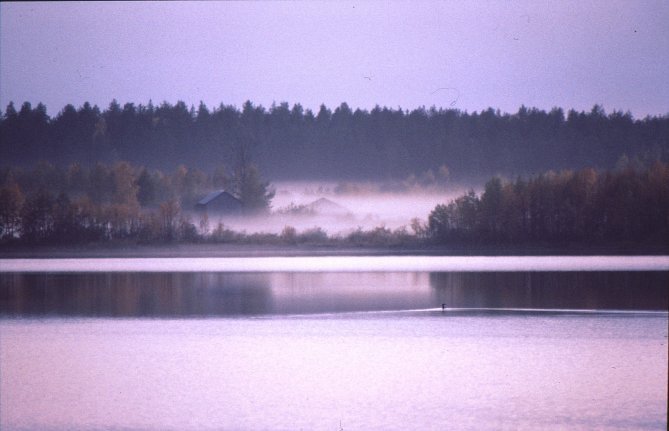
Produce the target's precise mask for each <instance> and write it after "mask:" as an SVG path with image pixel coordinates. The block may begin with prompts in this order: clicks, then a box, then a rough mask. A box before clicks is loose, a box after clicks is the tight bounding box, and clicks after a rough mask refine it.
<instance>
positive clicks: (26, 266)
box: [0, 256, 669, 273]
mask: <svg viewBox="0 0 669 431" xmlns="http://www.w3.org/2000/svg"><path fill="white" fill-rule="evenodd" d="M667 270H669V256H474V257H463V256H317V257H224V258H220V257H195V258H180V257H177V258H82V259H0V272H74V273H76V272H447V271H458V272H508V271H667Z"/></svg>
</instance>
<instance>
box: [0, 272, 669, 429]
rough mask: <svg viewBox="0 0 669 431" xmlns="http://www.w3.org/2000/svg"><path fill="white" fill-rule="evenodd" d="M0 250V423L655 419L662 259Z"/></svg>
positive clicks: (375, 425)
mask: <svg viewBox="0 0 669 431" xmlns="http://www.w3.org/2000/svg"><path fill="white" fill-rule="evenodd" d="M594 269H597V268H594ZM2 270H3V268H2V267H0V429H3V430H6V429H7V430H23V429H46V430H88V429H138V430H140V429H141V430H164V429H166V430H172V429H174V430H177V429H179V430H200V429H212V430H213V429H324V430H339V429H340V428H343V429H344V430H351V429H611V430H620V429H666V426H667V360H668V358H667V356H668V355H667V324H668V314H667V308H668V299H667V297H668V294H667V293H668V291H669V272H667V270H666V269H662V268H660V270H643V271H640V270H636V271H614V272H610V271H601V270H590V271H582V270H578V271H574V270H569V268H563V270H560V271H549V272H544V271H502V272H500V271H486V272H472V271H465V272H462V271H459V272H422V271H419V272H411V271H404V272H383V271H375V272H364V271H356V272H324V273H318V272H262V273H260V272H196V271H189V272H165V271H161V272H144V271H137V272H122V271H115V272H76V271H75V272H60V271H57V272H48V273H47V272H38V271H34V272H29V273H26V272H18V271H11V272H1V271H2ZM441 304H445V306H446V307H447V309H446V310H445V311H442V309H441Z"/></svg>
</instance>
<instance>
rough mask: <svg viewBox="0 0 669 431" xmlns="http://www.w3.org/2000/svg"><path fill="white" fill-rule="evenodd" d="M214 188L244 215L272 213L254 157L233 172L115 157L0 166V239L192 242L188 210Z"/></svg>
mask: <svg viewBox="0 0 669 431" xmlns="http://www.w3.org/2000/svg"><path fill="white" fill-rule="evenodd" d="M213 189H226V190H228V191H229V192H231V193H232V194H233V195H234V196H236V197H237V198H238V199H239V200H240V201H241V204H242V210H243V211H244V213H245V214H257V213H267V212H269V209H270V204H271V199H272V197H273V196H274V191H273V190H272V189H271V188H270V186H269V183H268V182H265V181H263V179H262V177H261V175H260V173H259V171H258V169H257V168H256V167H255V165H253V164H251V163H246V164H242V165H238V166H237V167H236V168H235V169H234V170H233V171H232V172H231V173H230V174H227V173H226V172H225V171H224V169H223V168H222V167H221V168H219V169H217V170H215V171H214V173H213V174H207V173H205V172H203V171H200V170H198V169H189V168H187V167H185V166H183V165H182V166H179V167H178V168H177V169H175V170H174V171H173V172H170V173H163V172H162V171H160V170H151V169H147V168H145V167H138V166H133V165H131V164H129V163H127V162H117V163H115V164H113V165H111V166H109V165H106V164H103V163H97V164H95V165H94V166H93V167H91V168H88V167H85V166H81V165H79V164H77V163H75V164H72V165H70V166H68V167H66V168H62V167H58V166H54V165H52V164H50V163H47V162H40V163H38V164H37V165H36V166H35V167H34V168H33V169H22V168H4V169H1V170H0V241H4V242H6V243H15V242H23V243H55V244H62V243H85V242H96V241H110V240H122V239H131V240H137V241H140V242H160V241H195V240H197V239H198V237H199V234H198V233H197V228H196V226H195V224H194V223H193V222H192V220H191V218H190V216H189V213H192V210H193V208H194V205H195V203H196V202H197V201H198V200H199V199H201V198H202V197H203V196H204V195H205V194H207V193H209V192H211V191H212V190H213Z"/></svg>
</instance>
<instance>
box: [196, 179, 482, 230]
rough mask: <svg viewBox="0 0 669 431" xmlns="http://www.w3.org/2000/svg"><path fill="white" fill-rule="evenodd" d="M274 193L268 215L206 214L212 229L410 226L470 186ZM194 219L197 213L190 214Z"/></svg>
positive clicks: (292, 185)
mask: <svg viewBox="0 0 669 431" xmlns="http://www.w3.org/2000/svg"><path fill="white" fill-rule="evenodd" d="M272 186H273V187H274V189H275V190H276V195H275V197H274V199H273V200H272V210H271V213H270V215H268V216H258V217H248V216H244V217H230V216H224V217H220V216H219V217H216V216H212V215H210V216H209V225H210V227H211V228H212V229H213V228H215V227H216V225H217V224H218V222H219V221H220V222H222V223H223V224H224V226H225V227H226V228H228V229H232V230H234V231H246V232H247V233H255V232H265V233H281V231H282V230H283V228H284V227H286V226H292V227H294V228H295V229H297V231H298V232H302V231H305V230H308V229H313V228H316V227H319V228H321V229H323V230H324V231H325V232H326V233H327V234H328V235H338V234H342V235H346V234H348V233H350V232H352V231H354V230H355V229H358V228H362V229H363V230H368V229H373V228H375V227H379V226H384V227H386V228H389V229H392V230H395V229H397V228H401V227H402V226H405V227H406V228H407V229H409V230H411V229H410V224H411V221H412V219H414V218H418V219H419V220H421V221H422V222H426V221H427V218H428V215H429V214H430V211H432V210H433V209H434V207H435V206H436V205H438V204H441V203H448V202H449V201H450V200H451V199H454V198H456V197H457V196H460V195H462V194H463V193H464V192H466V191H467V190H469V188H467V187H465V186H460V185H457V186H456V185H453V186H449V185H445V186H440V187H433V188H414V189H411V190H406V191H386V190H387V188H388V186H387V185H385V184H382V183H372V182H366V183H336V182H306V181H304V182H277V183H272ZM192 217H193V221H194V222H196V223H197V222H198V221H199V220H200V215H198V214H193V215H192Z"/></svg>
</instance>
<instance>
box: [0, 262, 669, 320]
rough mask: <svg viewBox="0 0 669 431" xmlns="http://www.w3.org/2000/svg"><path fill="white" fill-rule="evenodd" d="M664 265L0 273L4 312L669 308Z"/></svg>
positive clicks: (137, 313) (668, 284)
mask: <svg viewBox="0 0 669 431" xmlns="http://www.w3.org/2000/svg"><path fill="white" fill-rule="evenodd" d="M668 292H669V272H658V271H653V272H614V273H612V272H444V273H441V272H437V273H426V272H419V273H406V272H402V273H395V272H392V273H383V272H382V273H364V272H362V273H361V272H356V273H283V272H281V273H166V272H162V273H144V272H137V273H122V272H121V273H75V274H64V273H58V274H48V273H0V316H5V317H10V316H19V317H20V316H106V317H189V316H239V315H247V316H254V315H255V316H258V315H273V314H304V313H331V312H348V311H373V310H408V309H421V308H434V307H441V304H445V305H446V306H447V307H449V308H540V309H615V310H667V309H668V308H669V299H668V296H669V295H668Z"/></svg>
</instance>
